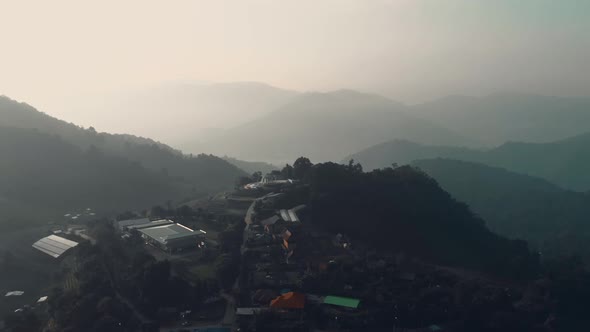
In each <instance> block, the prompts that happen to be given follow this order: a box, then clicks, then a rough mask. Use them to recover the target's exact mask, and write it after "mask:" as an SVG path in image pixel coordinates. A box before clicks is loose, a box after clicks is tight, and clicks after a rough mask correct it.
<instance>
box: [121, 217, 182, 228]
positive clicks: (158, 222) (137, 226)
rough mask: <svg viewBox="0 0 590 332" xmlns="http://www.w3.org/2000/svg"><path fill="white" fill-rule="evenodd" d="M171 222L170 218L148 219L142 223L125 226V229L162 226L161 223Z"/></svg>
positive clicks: (167, 223) (168, 223)
mask: <svg viewBox="0 0 590 332" xmlns="http://www.w3.org/2000/svg"><path fill="white" fill-rule="evenodd" d="M173 223H174V221H172V220H168V219H161V220H154V221H150V222H148V223H144V224H139V225H131V226H127V229H142V228H149V227H156V226H162V225H170V224H173Z"/></svg>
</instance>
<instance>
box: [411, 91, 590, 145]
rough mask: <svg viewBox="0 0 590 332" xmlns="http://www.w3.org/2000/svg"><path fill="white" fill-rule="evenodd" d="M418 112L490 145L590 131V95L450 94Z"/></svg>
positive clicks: (417, 108) (418, 108)
mask: <svg viewBox="0 0 590 332" xmlns="http://www.w3.org/2000/svg"><path fill="white" fill-rule="evenodd" d="M412 110H413V113H412V114H414V115H419V116H421V117H423V118H424V119H427V120H430V121H432V122H434V123H437V124H439V125H441V126H444V127H446V128H449V129H450V130H453V131H454V132H457V133H459V134H461V135H464V136H466V137H472V138H477V139H478V140H479V141H480V142H481V143H483V144H487V145H490V146H494V145H499V144H503V143H505V142H507V141H521V142H536V143H542V142H551V141H556V140H561V139H565V138H568V137H570V136H574V135H579V134H583V133H586V132H590V98H588V97H553V96H540V95H530V94H514V93H497V94H492V95H489V96H485V97H466V96H451V97H446V98H443V99H439V100H434V101H432V102H428V103H425V104H421V105H415V106H413V107H412Z"/></svg>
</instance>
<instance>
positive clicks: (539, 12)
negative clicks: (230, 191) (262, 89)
mask: <svg viewBox="0 0 590 332" xmlns="http://www.w3.org/2000/svg"><path fill="white" fill-rule="evenodd" d="M588 13H590V1H587V0H577V1H576V0H518V1H514V0H493V1H492V0H234V1H228V0H190V1H185V0H171V1H155V0H140V1H135V0H125V1H121V0H101V1H80V0H72V1H67V0H52V1H43V0H38V1H31V0H12V1H9V0H0V45H1V47H0V94H3V95H7V96H9V97H11V98H14V99H17V100H20V101H25V102H28V103H30V104H32V105H33V106H36V107H37V108H39V109H40V110H42V111H45V112H46V113H49V114H51V115H54V116H57V117H60V118H63V119H75V120H76V121H80V122H82V124H84V122H85V121H84V120H85V115H84V111H83V110H80V109H76V108H72V107H71V105H72V103H75V104H76V105H80V104H82V103H92V99H93V96H100V95H102V94H106V93H113V92H115V93H125V92H126V91H132V90H138V89H139V90H140V89H142V88H146V87H153V86H158V85H161V84H169V83H170V82H193V81H194V82H203V81H204V82H232V81H259V82H265V83H268V84H271V85H274V86H278V87H282V88H287V89H294V90H300V91H309V90H313V91H328V90H334V89H340V88H350V89H359V90H362V91H371V92H375V93H380V94H384V95H386V96H388V97H390V98H393V99H396V100H399V101H403V102H407V103H416V102H421V101H426V100H430V99H434V98H438V97H442V96H445V95H449V94H461V95H485V94H489V93H494V92H498V91H503V92H504V91H505V92H520V93H536V94H548V95H590V64H589V63H588V59H590V38H589V36H588V34H589V33H590V17H589V15H590V14H588ZM68 105H70V106H68ZM109 115H110V114H109V113H108V110H105V116H109Z"/></svg>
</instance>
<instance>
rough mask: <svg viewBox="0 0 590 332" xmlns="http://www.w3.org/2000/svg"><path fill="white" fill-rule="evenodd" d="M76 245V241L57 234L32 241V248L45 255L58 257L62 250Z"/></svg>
mask: <svg viewBox="0 0 590 332" xmlns="http://www.w3.org/2000/svg"><path fill="white" fill-rule="evenodd" d="M77 245H78V242H75V241H71V240H68V239H64V238H63V237H60V236H57V235H49V236H47V237H44V238H42V239H41V240H39V241H37V242H35V243H33V248H35V249H37V250H39V251H41V252H44V253H46V254H47V255H49V256H51V257H53V258H58V257H59V256H61V255H62V254H63V253H64V252H66V251H68V250H69V249H71V248H73V247H75V246H77Z"/></svg>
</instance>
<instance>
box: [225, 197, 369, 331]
mask: <svg viewBox="0 0 590 332" xmlns="http://www.w3.org/2000/svg"><path fill="white" fill-rule="evenodd" d="M281 198H283V197H282V195H281V194H273V193H271V194H268V195H266V196H264V197H261V198H259V199H258V203H253V205H256V204H258V207H257V210H258V214H257V216H256V217H251V216H247V223H248V226H247V227H246V230H245V245H244V250H243V256H242V264H243V269H242V273H241V276H240V280H239V281H240V282H239V307H238V308H237V309H236V315H237V317H238V325H239V326H240V327H241V328H243V330H251V329H254V328H256V325H257V324H262V325H263V326H264V327H265V328H266V329H269V328H271V329H272V330H273V331H297V330H307V328H308V327H309V324H308V323H309V318H310V317H311V316H314V315H316V314H318V313H319V314H322V315H326V317H331V318H332V319H333V318H334V317H342V318H345V317H346V316H355V315H361V314H362V312H363V310H362V308H361V301H360V300H359V299H357V298H351V297H345V296H336V295H329V294H328V295H317V294H315V293H311V292H309V289H307V287H306V286H305V285H304V280H305V278H306V277H307V276H308V275H309V274H313V273H317V272H319V271H320V269H321V267H320V266H326V265H327V264H329V262H330V260H331V259H332V258H333V257H334V256H333V253H332V252H325V253H324V254H319V255H314V253H313V250H312V249H313V248H314V247H316V244H317V240H318V238H321V239H320V240H319V241H321V242H322V243H323V244H324V245H326V246H330V247H331V249H332V251H334V252H340V251H344V250H346V249H344V248H342V243H341V242H339V244H338V245H339V247H338V245H334V244H333V236H329V235H327V234H322V235H321V236H318V234H312V232H311V231H310V227H309V226H308V224H309V221H310V220H309V211H308V210H309V209H308V207H307V206H306V205H296V206H294V207H292V208H289V209H276V210H274V209H272V208H273V206H275V204H274V203H275V202H276V201H279V200H281ZM261 216H264V217H263V218H262V217H261ZM341 240H342V242H344V238H342V239H341ZM319 247H321V245H320V246H317V247H316V248H319ZM306 321H307V323H306Z"/></svg>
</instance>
